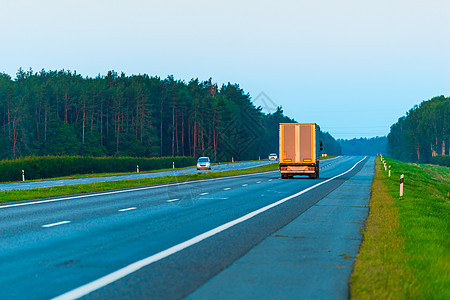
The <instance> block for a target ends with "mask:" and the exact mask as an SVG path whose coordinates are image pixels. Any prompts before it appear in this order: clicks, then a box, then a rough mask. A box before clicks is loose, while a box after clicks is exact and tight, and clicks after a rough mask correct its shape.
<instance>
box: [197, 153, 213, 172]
mask: <svg viewBox="0 0 450 300" xmlns="http://www.w3.org/2000/svg"><path fill="white" fill-rule="evenodd" d="M201 169H203V170H211V161H210V160H209V157H207V156H203V157H199V158H198V161H197V171H198V170H201Z"/></svg>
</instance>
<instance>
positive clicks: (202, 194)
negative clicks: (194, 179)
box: [200, 193, 209, 196]
mask: <svg viewBox="0 0 450 300" xmlns="http://www.w3.org/2000/svg"><path fill="white" fill-rule="evenodd" d="M208 194H209V193H201V194H200V196H204V195H208Z"/></svg>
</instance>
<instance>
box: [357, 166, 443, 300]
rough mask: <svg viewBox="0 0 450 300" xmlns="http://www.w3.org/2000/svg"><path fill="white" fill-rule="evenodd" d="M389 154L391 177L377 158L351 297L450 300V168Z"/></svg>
mask: <svg viewBox="0 0 450 300" xmlns="http://www.w3.org/2000/svg"><path fill="white" fill-rule="evenodd" d="M385 159H386V162H387V164H388V165H391V177H388V172H387V171H385V170H384V167H383V166H382V165H381V163H380V160H379V158H377V161H376V174H375V177H374V180H373V183H372V197H371V201H370V214H369V216H368V218H367V220H366V228H365V231H364V241H363V243H362V245H361V249H360V252H359V254H358V256H357V258H356V262H355V266H354V271H353V274H352V276H351V278H350V285H351V298H352V299H411V298H412V299H450V242H449V241H450V239H449V231H450V230H449V228H450V226H449V220H450V219H449V200H450V169H449V168H446V167H439V166H434V165H415V164H406V163H402V162H400V161H396V160H393V159H391V158H385ZM401 174H404V176H405V183H404V196H403V197H402V198H400V197H399V184H400V175H401Z"/></svg>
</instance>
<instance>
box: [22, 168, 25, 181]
mask: <svg viewBox="0 0 450 300" xmlns="http://www.w3.org/2000/svg"><path fill="white" fill-rule="evenodd" d="M22 181H25V170H22Z"/></svg>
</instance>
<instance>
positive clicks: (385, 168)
mask: <svg viewBox="0 0 450 300" xmlns="http://www.w3.org/2000/svg"><path fill="white" fill-rule="evenodd" d="M384 170H385V171H386V170H387V167H386V162H384Z"/></svg>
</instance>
